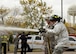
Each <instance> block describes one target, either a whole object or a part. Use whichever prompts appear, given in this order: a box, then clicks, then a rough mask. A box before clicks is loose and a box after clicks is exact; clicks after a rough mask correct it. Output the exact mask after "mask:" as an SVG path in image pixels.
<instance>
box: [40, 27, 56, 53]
mask: <svg viewBox="0 0 76 54" xmlns="http://www.w3.org/2000/svg"><path fill="white" fill-rule="evenodd" d="M46 28H49V29H52V28H53V27H52V26H51V27H48V26H46ZM41 35H42V36H44V54H52V52H53V50H54V46H55V37H54V34H52V33H47V32H46V33H41Z"/></svg>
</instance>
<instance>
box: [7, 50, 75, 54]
mask: <svg viewBox="0 0 76 54" xmlns="http://www.w3.org/2000/svg"><path fill="white" fill-rule="evenodd" d="M7 54H14V53H7ZM17 54H21V53H20V52H18V53H17ZM26 54H44V52H27V53H26ZM63 54H76V51H66V52H64V53H63Z"/></svg>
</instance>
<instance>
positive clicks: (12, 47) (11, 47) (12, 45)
mask: <svg viewBox="0 0 76 54" xmlns="http://www.w3.org/2000/svg"><path fill="white" fill-rule="evenodd" d="M9 50H10V51H8V50H7V52H10V53H12V52H14V44H10V46H9ZM41 51H42V50H41V49H34V50H33V52H41ZM18 52H20V49H18Z"/></svg>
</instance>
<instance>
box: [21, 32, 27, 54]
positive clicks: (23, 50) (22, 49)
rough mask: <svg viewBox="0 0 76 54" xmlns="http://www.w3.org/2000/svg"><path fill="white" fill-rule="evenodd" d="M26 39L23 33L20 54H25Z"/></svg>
mask: <svg viewBox="0 0 76 54" xmlns="http://www.w3.org/2000/svg"><path fill="white" fill-rule="evenodd" d="M27 38H28V36H27V35H25V32H22V34H21V37H20V39H21V54H23V53H24V54H26V47H27Z"/></svg>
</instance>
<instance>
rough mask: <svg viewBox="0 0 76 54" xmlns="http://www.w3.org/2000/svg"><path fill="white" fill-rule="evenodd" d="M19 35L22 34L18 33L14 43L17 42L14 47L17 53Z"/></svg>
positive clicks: (15, 53)
mask: <svg viewBox="0 0 76 54" xmlns="http://www.w3.org/2000/svg"><path fill="white" fill-rule="evenodd" d="M19 35H20V34H16V37H15V39H14V44H15V47H14V54H17V50H18V43H19Z"/></svg>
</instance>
